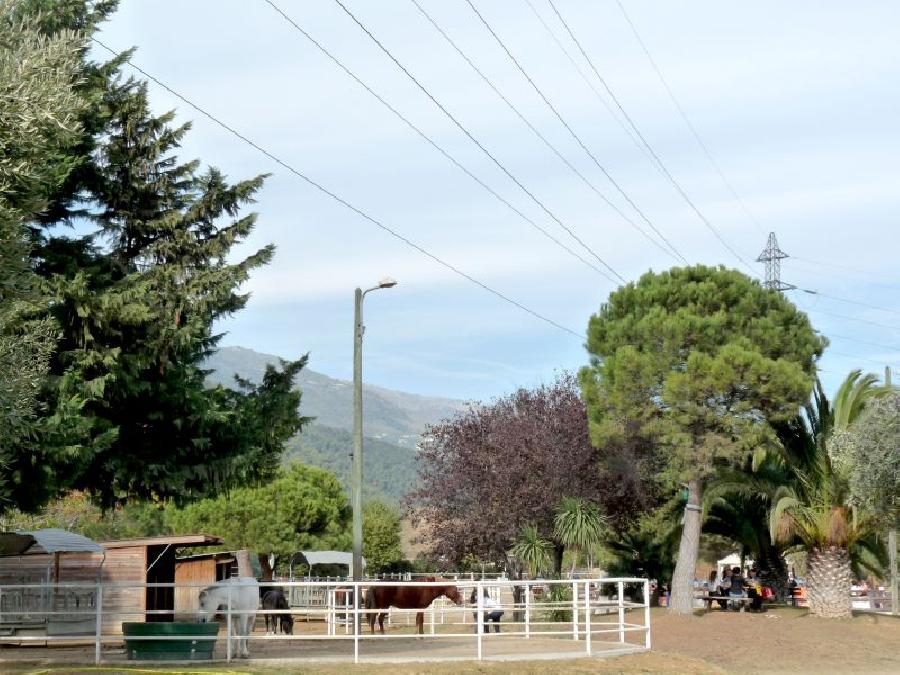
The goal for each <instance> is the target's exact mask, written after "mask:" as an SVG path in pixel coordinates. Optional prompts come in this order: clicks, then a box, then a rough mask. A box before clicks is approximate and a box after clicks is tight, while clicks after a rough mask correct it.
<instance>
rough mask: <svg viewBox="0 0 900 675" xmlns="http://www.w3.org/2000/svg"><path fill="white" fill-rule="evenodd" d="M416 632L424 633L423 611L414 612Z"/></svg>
mask: <svg viewBox="0 0 900 675" xmlns="http://www.w3.org/2000/svg"><path fill="white" fill-rule="evenodd" d="M416 632H417V633H418V634H419V635H425V612H416Z"/></svg>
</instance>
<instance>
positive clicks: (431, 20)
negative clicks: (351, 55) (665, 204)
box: [410, 0, 687, 262]
mask: <svg viewBox="0 0 900 675" xmlns="http://www.w3.org/2000/svg"><path fill="white" fill-rule="evenodd" d="M410 2H412V4H413V5H415V6H416V9H418V10H419V12H420V13H421V14H422V16H424V17H425V18H426V19H427V20H428V22H429V23H431V25H432V26H434V28H435V30H436V31H437V32H438V33H440V35H441V37H443V38H444V40H446V41H447V43H448V44H449V45H450V46H451V47H453V49H454V50H456V53H457V54H459V55H460V57H462V59H463V60H464V61H465V62H466V63H467V64H469V66H470V67H471V68H472V70H474V71H475V73H477V74H478V76H479V77H480V78H481V79H482V80H483V81H484V83H485V84H487V85H488V86H489V87H490V88H491V89H492V90H493V92H494V93H495V94H497V96H499V97H500V100H502V101H503V102H504V103H505V104H506V106H507V107H508V108H509V109H510V110H512V112H513V113H515V115H516V116H517V117H518V118H519V119H520V120H521V121H522V122H523V123H524V124H525V125H526V126H527V127H528V128H529V129H530V130H531V131H532V133H534V135H535V136H537V138H538V139H540V140H541V141H542V142H543V143H544V145H546V146H547V147H548V148H549V149H550V150H551V151H552V152H553V154H555V155H556V156H557V157H558V158H559V159H560V160H561V161H562V162H563V163H564V164H565V165H566V166H567V167H568V168H569V169H570V170H571V171H572V172H573V173H574V174H575V175H576V176H578V178H580V179H581V181H582V182H583V183H584V184H585V185H587V186H588V187H589V188H590V189H591V190H592V191H593V192H594V193H595V194H596V195H597V196H598V197H600V199H602V200H603V201H604V202H605V203H606V204H607V205H608V206H609V207H610V208H612V209H613V210H614V211H615V212H616V213H617V214H619V215H620V216H621V217H622V219H623V220H625V222H627V223H628V224H629V225H631V226H632V227H633V228H634V229H636V230H637V231H638V232H640V233H641V234H642V235H643V236H644V237H645V238H646V239H647V240H648V241H649V242H650V243H652V244H653V245H655V246H657V247H658V248H659V249H660V250H661V251H662V252H663V253H665V254H666V255H670V256H673V257H675V258H676V259H678V256H677V255H676V254H675V253H673V252H672V251H670V250H669V249H667V248H665V247H664V246H663V245H662V244H660V243H659V242H658V241H657V240H656V239H654V238H653V237H651V236H650V235H649V234H647V233H646V232H645V231H644V230H643V228H641V227H640V226H639V225H638V224H637V223H635V222H634V221H633V220H632V219H631V218H629V217H628V216H627V215H626V214H625V213H623V212H622V210H621V209H620V208H619V207H618V206H617V205H616V204H614V203H613V202H612V201H610V200H609V198H607V196H606V195H605V194H603V193H602V192H601V191H600V190H599V189H598V188H597V187H596V186H595V185H594V184H593V183H592V182H591V181H590V180H588V179H587V177H586V176H585V175H584V174H583V173H582V172H581V171H579V170H578V168H577V167H575V166H574V165H573V164H572V163H571V162H570V161H569V160H568V159H566V157H565V156H564V155H563V154H562V152H560V151H559V149H558V148H557V147H556V146H555V145H553V144H552V143H551V142H550V141H549V140H547V137H546V136H544V135H543V134H542V133H541V132H540V131H539V130H538V129H537V128H536V127H535V126H534V125H533V124H532V123H531V122H530V121H529V120H528V118H527V117H525V115H523V114H522V112H521V111H520V110H519V109H518V108H517V107H516V106H515V105H514V104H513V103H512V102H511V101H510V100H509V99H508V98H507V97H506V96H505V95H504V94H503V92H502V91H500V90H499V89H498V88H497V86H496V85H495V84H494V83H493V82H492V81H491V80H490V78H488V76H487V75H485V74H484V72H482V70H481V69H480V68H479V67H478V66H477V65H476V64H475V63H474V62H473V61H472V59H471V58H469V56H468V55H467V54H466V53H465V52H464V51H463V50H462V49H460V47H459V46H458V45H457V44H456V42H454V41H453V38H451V37H450V36H449V35H447V32H446V31H445V30H444V29H443V28H441V26H440V25H439V24H438V23H437V21H435V20H434V18H433V17H432V16H431V15H430V14H429V13H428V12H427V11H425V9H424V8H423V7H422V5H421V4H419V2H418V0H410ZM681 260H682V261H684V259H683V258H681ZM684 262H687V261H684Z"/></svg>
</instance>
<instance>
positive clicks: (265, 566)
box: [256, 553, 275, 581]
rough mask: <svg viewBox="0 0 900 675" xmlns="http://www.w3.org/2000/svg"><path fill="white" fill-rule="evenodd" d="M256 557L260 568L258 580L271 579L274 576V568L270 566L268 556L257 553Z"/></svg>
mask: <svg viewBox="0 0 900 675" xmlns="http://www.w3.org/2000/svg"><path fill="white" fill-rule="evenodd" d="M256 557H257V558H258V559H259V567H260V569H261V570H262V576H261V577H260V579H259V580H260V581H272V579H273V578H274V577H275V570H273V569H272V566H271V565H270V564H269V556H267V555H265V554H264V553H257V554H256Z"/></svg>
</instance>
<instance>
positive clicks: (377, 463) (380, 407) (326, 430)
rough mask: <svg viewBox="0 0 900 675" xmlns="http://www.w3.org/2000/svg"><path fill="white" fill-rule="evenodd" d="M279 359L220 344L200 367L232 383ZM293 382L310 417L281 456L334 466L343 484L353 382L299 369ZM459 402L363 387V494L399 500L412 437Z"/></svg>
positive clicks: (410, 469) (257, 375)
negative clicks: (364, 436)
mask: <svg viewBox="0 0 900 675" xmlns="http://www.w3.org/2000/svg"><path fill="white" fill-rule="evenodd" d="M278 361H279V358H278V357H277V356H273V355H271V354H261V353H259V352H255V351H253V350H252V349H245V348H243V347H223V348H222V349H220V350H219V351H218V352H216V353H215V354H214V355H213V356H211V357H210V358H209V359H208V360H207V362H206V363H205V364H204V367H205V368H207V369H209V370H210V371H211V372H210V374H209V375H208V378H207V379H208V380H209V381H210V382H211V383H212V384H222V385H224V386H226V387H230V386H233V385H234V376H235V375H239V376H240V377H242V378H245V379H248V380H251V381H253V382H259V381H260V379H261V378H262V374H263V373H264V372H265V368H266V365H267V364H270V363H272V364H277V363H278ZM296 385H297V386H298V387H299V388H300V390H301V391H302V392H303V399H302V401H301V402H300V411H301V413H302V414H303V415H305V416H308V417H313V418H315V419H314V420H313V423H312V424H310V425H308V426H307V427H306V428H304V430H303V431H302V432H301V433H300V434H299V435H297V436H295V437H294V438H292V439H291V440H290V441H289V442H288V444H287V447H286V448H285V455H284V457H285V461H291V460H294V459H296V460H299V461H302V462H304V463H306V464H311V465H313V466H319V467H321V468H323V469H328V470H329V471H333V472H334V473H335V474H336V475H337V476H338V478H340V479H341V481H342V482H343V483H344V485H349V477H350V455H351V452H352V449H353V439H352V435H351V432H352V429H353V417H352V413H353V384H352V382H348V381H346V380H338V379H335V378H331V377H328V376H327V375H323V374H321V373H317V372H315V371H313V370H308V369H305V368H304V369H303V370H302V371H300V375H299V377H298V378H297V383H296ZM463 405H464V404H463V402H462V401H457V400H454V399H449V398H437V397H429V396H419V395H417V394H409V393H406V392H400V391H394V390H391V389H385V388H383V387H375V386H370V385H363V429H364V430H365V433H366V438H365V445H364V449H365V454H364V459H363V461H364V466H363V472H364V475H365V483H366V484H365V487H364V492H365V496H367V497H378V498H381V499H385V500H387V501H391V502H397V501H399V500H400V499H401V498H402V497H403V496H404V495H406V494H407V493H408V492H409V491H410V490H411V489H412V488H413V487H414V486H415V484H416V466H415V455H416V443H417V442H418V439H419V436H420V435H421V434H422V432H423V431H424V430H425V427H426V426H427V425H428V424H433V423H436V422H439V421H440V420H442V419H444V418H446V417H450V416H451V415H453V414H454V413H455V412H457V411H459V410H461V409H462V408H463Z"/></svg>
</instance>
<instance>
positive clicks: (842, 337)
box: [823, 333, 900, 354]
mask: <svg viewBox="0 0 900 675" xmlns="http://www.w3.org/2000/svg"><path fill="white" fill-rule="evenodd" d="M823 335H825V336H826V337H833V338H836V339H838V340H849V341H850V342H858V343H859V344H861V345H868V346H869V347H877V348H878V349H889V350H890V351H892V352H897V353H898V354H900V347H897V346H896V345H885V344H881V343H880V342H869V341H868V340H860V339H859V338H855V337H850V336H849V335H837V334H835V333H823Z"/></svg>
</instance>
